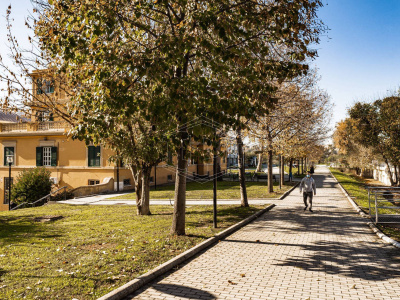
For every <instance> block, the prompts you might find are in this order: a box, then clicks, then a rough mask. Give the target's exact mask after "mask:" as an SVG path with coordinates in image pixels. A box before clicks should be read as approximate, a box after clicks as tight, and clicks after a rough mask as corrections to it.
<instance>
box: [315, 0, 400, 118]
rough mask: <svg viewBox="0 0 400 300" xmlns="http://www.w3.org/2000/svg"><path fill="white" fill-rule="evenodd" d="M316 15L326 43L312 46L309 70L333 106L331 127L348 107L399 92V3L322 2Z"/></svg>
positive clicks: (388, 0) (399, 0) (373, 0)
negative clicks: (313, 54) (323, 26)
mask: <svg viewBox="0 0 400 300" xmlns="http://www.w3.org/2000/svg"><path fill="white" fill-rule="evenodd" d="M325 2H326V1H325ZM319 15H320V17H321V19H322V20H323V21H324V23H325V24H326V25H328V27H329V28H330V31H329V32H328V36H329V38H330V39H329V40H328V39H327V38H323V39H322V42H321V44H320V45H318V47H317V48H318V49H319V51H318V52H319V58H317V59H316V61H315V64H316V66H317V67H318V68H319V74H320V75H321V77H322V78H321V82H320V86H321V87H322V88H324V89H326V90H327V91H328V93H329V94H330V95H331V97H332V101H333V102H334V104H335V108H334V116H333V121H334V122H333V124H334V123H335V122H337V121H340V120H341V119H343V118H345V116H346V108H348V107H350V106H351V105H352V104H353V103H354V101H372V100H374V99H376V98H377V97H380V96H384V95H387V91H388V90H396V89H398V88H399V86H400V0H328V4H327V5H325V7H323V8H322V9H321V10H320V14H319Z"/></svg>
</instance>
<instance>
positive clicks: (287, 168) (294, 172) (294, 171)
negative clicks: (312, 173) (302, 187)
mask: <svg viewBox="0 0 400 300" xmlns="http://www.w3.org/2000/svg"><path fill="white" fill-rule="evenodd" d="M298 171H299V168H294V167H292V174H293V178H303V177H305V176H306V174H299V175H297V172H298ZM304 172H306V169H305V168H304ZM285 173H287V174H289V167H288V166H285Z"/></svg>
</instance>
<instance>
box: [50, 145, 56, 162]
mask: <svg viewBox="0 0 400 300" xmlns="http://www.w3.org/2000/svg"><path fill="white" fill-rule="evenodd" d="M51 166H52V167H56V166H57V147H51Z"/></svg>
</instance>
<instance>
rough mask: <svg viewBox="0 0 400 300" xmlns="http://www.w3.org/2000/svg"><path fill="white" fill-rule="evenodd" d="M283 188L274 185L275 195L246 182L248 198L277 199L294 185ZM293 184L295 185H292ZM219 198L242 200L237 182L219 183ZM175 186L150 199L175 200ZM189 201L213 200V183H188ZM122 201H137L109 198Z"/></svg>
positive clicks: (152, 194)
mask: <svg viewBox="0 0 400 300" xmlns="http://www.w3.org/2000/svg"><path fill="white" fill-rule="evenodd" d="M285 184H286V185H283V186H282V189H281V190H279V183H274V193H271V194H270V193H268V190H267V182H266V181H262V182H250V181H247V182H246V188H247V196H248V198H277V197H280V196H281V195H282V194H283V193H284V192H286V191H287V190H289V189H290V188H291V187H292V185H288V183H287V182H285ZM290 184H293V183H290ZM217 188H218V191H217V198H218V199H240V185H239V182H237V181H219V182H218V183H217ZM174 194H175V186H174V185H164V186H159V187H157V190H151V191H150V199H174ZM186 198H187V199H212V198H213V183H212V182H205V183H198V182H188V183H187V186H186ZM120 199H128V200H129V199H132V200H134V199H135V193H131V194H125V195H122V196H118V197H113V198H109V200H120Z"/></svg>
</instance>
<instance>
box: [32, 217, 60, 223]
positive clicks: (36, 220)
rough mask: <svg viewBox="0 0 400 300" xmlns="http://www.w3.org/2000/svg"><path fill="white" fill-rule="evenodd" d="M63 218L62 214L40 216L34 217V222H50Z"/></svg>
mask: <svg viewBox="0 0 400 300" xmlns="http://www.w3.org/2000/svg"><path fill="white" fill-rule="evenodd" d="M63 218H64V217H63V216H41V217H36V218H35V222H52V221H57V220H60V219H63Z"/></svg>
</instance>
